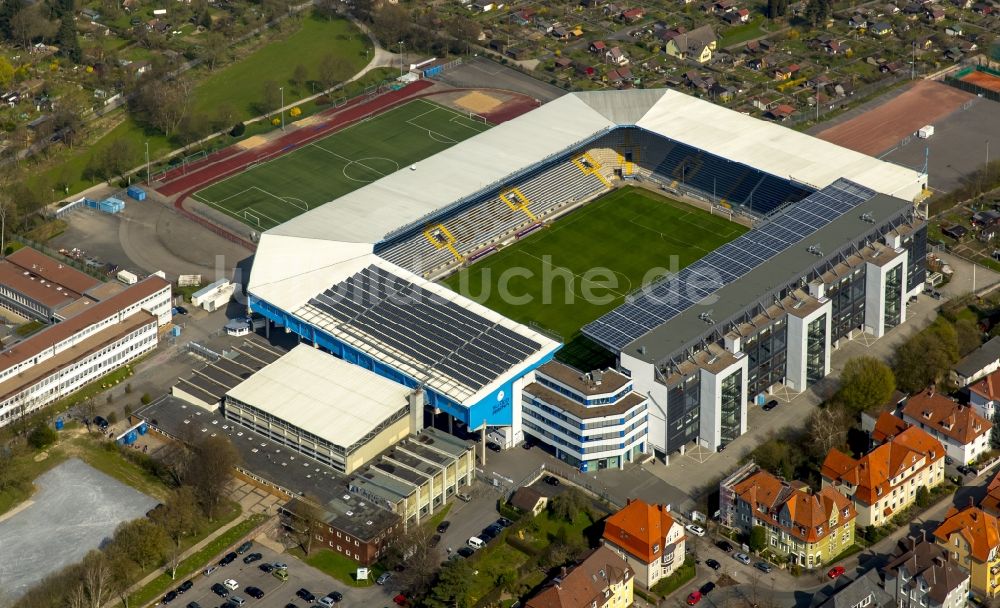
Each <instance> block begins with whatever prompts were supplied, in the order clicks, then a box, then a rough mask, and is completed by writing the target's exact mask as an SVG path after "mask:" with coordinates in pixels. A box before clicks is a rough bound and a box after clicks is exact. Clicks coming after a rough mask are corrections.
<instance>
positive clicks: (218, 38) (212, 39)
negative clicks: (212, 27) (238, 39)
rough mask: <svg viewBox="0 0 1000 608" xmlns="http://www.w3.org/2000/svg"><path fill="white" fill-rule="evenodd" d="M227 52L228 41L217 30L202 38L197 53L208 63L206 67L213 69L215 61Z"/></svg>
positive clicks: (222, 58)
mask: <svg viewBox="0 0 1000 608" xmlns="http://www.w3.org/2000/svg"><path fill="white" fill-rule="evenodd" d="M228 54H229V41H228V40H226V37H225V36H223V35H222V34H221V33H219V32H211V33H209V34H207V35H205V37H204V39H203V40H202V44H201V48H200V49H199V55H200V56H201V58H202V60H203V61H205V62H207V63H208V69H209V70H214V69H215V66H216V64H217V63H219V62H220V61H222V60H224V59H225V58H226V56H227V55H228Z"/></svg>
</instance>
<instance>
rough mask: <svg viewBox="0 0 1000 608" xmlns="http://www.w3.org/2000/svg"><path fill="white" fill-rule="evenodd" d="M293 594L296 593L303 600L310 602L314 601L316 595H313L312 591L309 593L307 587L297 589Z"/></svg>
mask: <svg viewBox="0 0 1000 608" xmlns="http://www.w3.org/2000/svg"><path fill="white" fill-rule="evenodd" d="M295 595H297V596H298V597H300V598H302V599H304V600H305V601H307V602H309V603H310V604H311V603H313V602H315V601H316V596H315V595H313V594H312V593H309V590H308V589H304V588H303V589H299V590H298V591H296V592H295Z"/></svg>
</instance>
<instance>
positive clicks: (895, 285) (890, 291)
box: [884, 264, 903, 331]
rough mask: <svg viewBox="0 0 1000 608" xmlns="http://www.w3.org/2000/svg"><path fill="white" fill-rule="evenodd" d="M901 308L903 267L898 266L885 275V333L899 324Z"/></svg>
mask: <svg viewBox="0 0 1000 608" xmlns="http://www.w3.org/2000/svg"><path fill="white" fill-rule="evenodd" d="M902 308H903V266H902V265H901V264H900V265H898V266H896V267H895V268H893V269H892V270H890V271H889V272H888V273H886V275H885V316H884V320H885V331H889V330H890V329H892V328H893V327H896V326H897V325H899V323H900V316H901V315H900V313H901V312H902Z"/></svg>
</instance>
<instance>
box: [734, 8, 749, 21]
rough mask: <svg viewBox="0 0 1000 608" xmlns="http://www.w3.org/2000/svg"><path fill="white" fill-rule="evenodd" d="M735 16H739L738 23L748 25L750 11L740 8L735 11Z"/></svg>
mask: <svg viewBox="0 0 1000 608" xmlns="http://www.w3.org/2000/svg"><path fill="white" fill-rule="evenodd" d="M736 14H737V15H739V16H740V23H750V10H749V9H745V8H741V9H739V10H737V11H736Z"/></svg>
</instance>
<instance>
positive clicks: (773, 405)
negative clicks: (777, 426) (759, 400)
mask: <svg viewBox="0 0 1000 608" xmlns="http://www.w3.org/2000/svg"><path fill="white" fill-rule="evenodd" d="M776 407H778V400H777V399H771V400H770V401H768V402H767V403H765V404H764V407H762V408H761V409H762V410H764V411H765V412H770V411H771V410H773V409H774V408H776Z"/></svg>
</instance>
